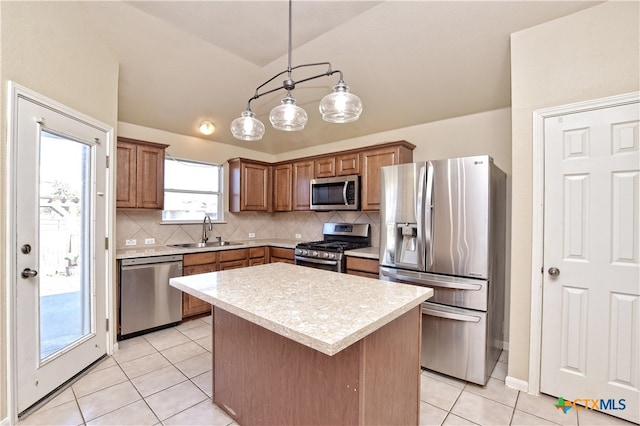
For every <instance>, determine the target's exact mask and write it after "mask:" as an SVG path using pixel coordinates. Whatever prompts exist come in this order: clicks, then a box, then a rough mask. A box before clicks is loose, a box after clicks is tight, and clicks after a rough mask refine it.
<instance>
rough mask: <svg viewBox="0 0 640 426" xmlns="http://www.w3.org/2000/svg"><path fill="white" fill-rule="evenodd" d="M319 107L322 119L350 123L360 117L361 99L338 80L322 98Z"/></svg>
mask: <svg viewBox="0 0 640 426" xmlns="http://www.w3.org/2000/svg"><path fill="white" fill-rule="evenodd" d="M319 109H320V114H322V119H323V120H324V121H327V122H329V123H350V122H352V121H356V120H357V119H358V118H360V114H361V113H362V101H361V100H360V98H359V97H357V96H356V95H354V94H353V93H350V92H349V87H348V86H347V85H346V84H344V83H343V82H339V83H338V84H336V85H335V86H334V87H333V90H332V91H331V93H329V94H328V95H326V96H325V97H324V98H322V101H320V106H319Z"/></svg>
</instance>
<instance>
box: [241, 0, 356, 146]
mask: <svg viewBox="0 0 640 426" xmlns="http://www.w3.org/2000/svg"><path fill="white" fill-rule="evenodd" d="M316 66H326V67H327V70H326V71H325V72H323V73H322V74H317V75H313V76H311V77H306V78H303V79H300V80H297V81H296V80H294V79H293V77H292V72H293V70H296V69H298V68H305V67H316ZM336 73H338V74H339V75H340V79H339V80H338V83H337V84H336V85H335V86H334V87H333V90H332V91H331V93H329V94H328V95H326V96H325V97H324V98H322V101H320V106H319V110H320V113H321V114H322V119H323V120H324V121H327V122H329V123H350V122H352V121H355V120H357V119H358V118H360V114H361V113H362V102H361V101H360V98H358V97H357V96H356V95H354V94H353V93H350V92H349V87H348V86H347V85H346V84H345V83H344V80H343V79H342V71H340V70H334V69H332V68H331V63H329V62H317V63H313V64H302V65H297V66H295V67H292V66H291V0H289V49H288V65H287V69H286V70H284V71H282V72H280V73H278V74H276V75H274V76H273V77H271V78H270V79H268V80H267V81H265V82H264V83H262V84H261V85H260V86H258V87H257V88H256V91H255V94H254V95H253V97H251V98H250V99H249V101H248V102H247V109H246V110H244V111H243V112H242V114H241V115H240V117H238V118H236V119H235V120H233V122H231V133H233V137H235V138H236V139H240V140H245V141H258V140H260V139H262V136H263V135H264V131H265V128H264V124H262V122H261V121H260V120H258V119H257V118H256V116H255V114H254V113H253V111H251V101H254V100H256V99H258V98H259V97H261V96H264V95H266V94H268V93H273V92H277V91H279V90H286V91H287V94H286V96H285V97H284V99H282V102H281V104H280V105H278V106H276V107H275V108H273V109H272V110H271V113H270V114H269V121H270V122H271V125H272V126H273V127H274V128H276V129H278V130H285V131H296V130H302V129H304V126H305V124H307V113H306V112H305V110H304V109H302V108H300V107H299V106H297V105H296V100H295V99H293V97H292V96H291V91H292V90H293V89H295V87H296V84H298V83H304V82H306V81H310V80H315V79H316V78H320V77H329V76H331V75H333V74H336ZM283 74H287V79H286V80H284V81H283V82H282V85H281V86H278V87H275V88H272V89H268V90H267V89H265V86H267V85H268V84H269V83H271V82H272V81H273V80H275V79H276V78H278V77H280V76H281V75H283ZM261 90H263V91H261Z"/></svg>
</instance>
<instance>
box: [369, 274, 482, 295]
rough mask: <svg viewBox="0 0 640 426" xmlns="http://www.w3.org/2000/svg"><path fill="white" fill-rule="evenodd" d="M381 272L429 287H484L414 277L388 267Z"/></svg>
mask: <svg viewBox="0 0 640 426" xmlns="http://www.w3.org/2000/svg"><path fill="white" fill-rule="evenodd" d="M380 273H381V274H382V275H384V276H386V277H389V278H395V279H398V280H402V281H407V282H411V283H416V284H421V285H424V286H428V287H443V288H451V289H455V290H471V291H479V290H481V289H482V286H481V285H480V284H467V283H460V282H457V283H450V282H445V281H438V280H434V279H428V280H424V279H421V278H419V277H412V276H410V275H405V274H396V273H394V272H391V271H388V270H386V269H381V270H380Z"/></svg>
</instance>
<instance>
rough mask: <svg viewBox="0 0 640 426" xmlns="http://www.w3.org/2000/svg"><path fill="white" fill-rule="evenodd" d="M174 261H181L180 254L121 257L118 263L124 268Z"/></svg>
mask: <svg viewBox="0 0 640 426" xmlns="http://www.w3.org/2000/svg"><path fill="white" fill-rule="evenodd" d="M171 262H173V263H176V262H182V255H181V254H180V255H178V254H176V255H168V256H152V257H134V258H130V259H122V260H121V261H120V265H121V266H122V267H123V268H124V267H125V266H126V267H128V266H134V265H153V264H156V263H171Z"/></svg>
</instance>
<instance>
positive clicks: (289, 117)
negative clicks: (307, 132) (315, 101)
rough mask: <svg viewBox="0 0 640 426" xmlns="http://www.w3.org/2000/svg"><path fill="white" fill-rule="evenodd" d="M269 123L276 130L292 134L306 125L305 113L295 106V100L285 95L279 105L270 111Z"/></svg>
mask: <svg viewBox="0 0 640 426" xmlns="http://www.w3.org/2000/svg"><path fill="white" fill-rule="evenodd" d="M269 121H270V122H271V125H272V126H273V127H274V128H276V129H278V130H284V131H287V132H294V131H297V130H302V129H304V126H305V124H307V113H306V111H305V110H304V109H302V108H300V107H299V106H297V105H296V101H295V99H293V98H292V97H291V96H289V95H287V96H286V97H285V98H284V99H283V100H282V102H281V103H280V105H278V106H277V107H275V108H273V109H272V110H271V113H270V114H269Z"/></svg>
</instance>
